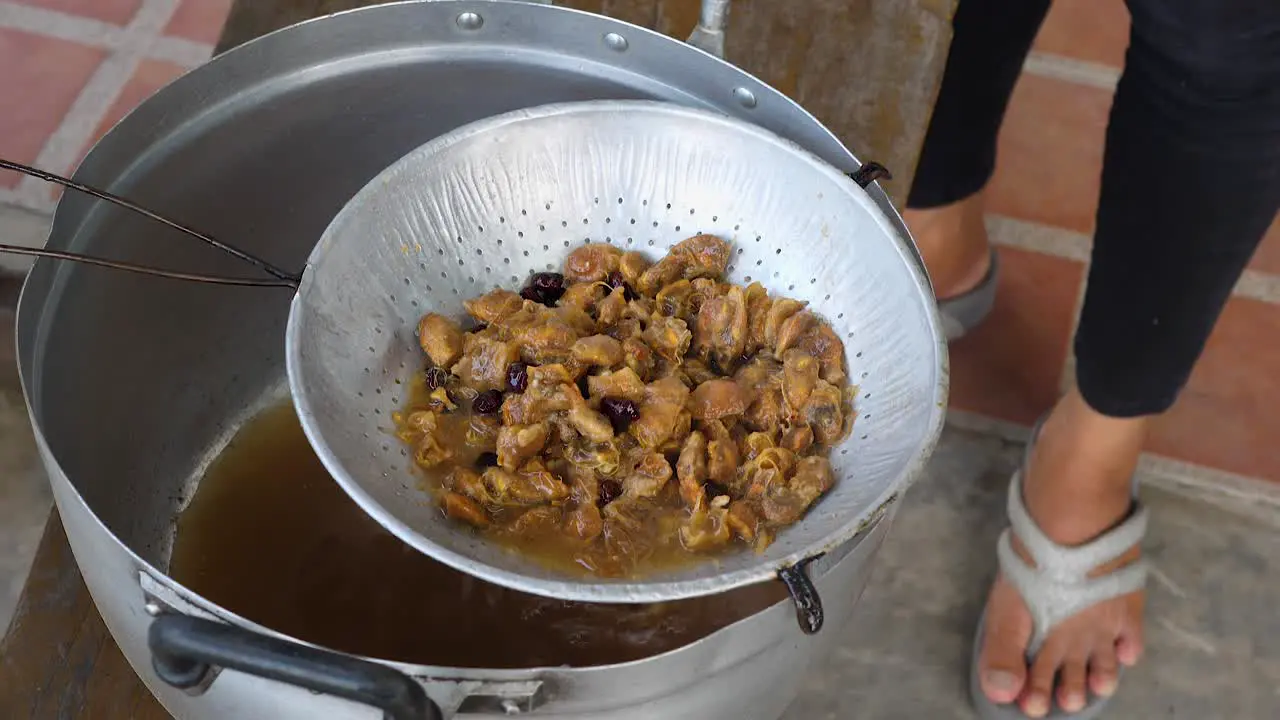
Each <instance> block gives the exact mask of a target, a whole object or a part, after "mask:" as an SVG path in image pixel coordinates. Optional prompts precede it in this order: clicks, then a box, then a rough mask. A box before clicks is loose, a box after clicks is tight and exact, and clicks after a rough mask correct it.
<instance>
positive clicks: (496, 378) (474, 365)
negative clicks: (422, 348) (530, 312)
mask: <svg viewBox="0 0 1280 720" xmlns="http://www.w3.org/2000/svg"><path fill="white" fill-rule="evenodd" d="M519 359H520V351H519V348H518V347H517V346H516V345H514V344H512V343H507V342H503V341H501V340H495V339H493V338H490V337H487V336H485V335H481V334H478V333H469V334H468V335H467V336H466V341H465V343H464V345H463V350H462V359H461V360H459V361H458V363H457V364H456V365H454V366H453V374H454V375H457V376H458V378H459V379H461V380H462V382H463V383H465V384H466V385H468V386H470V387H471V388H473V389H475V390H478V391H480V392H484V391H486V390H502V389H503V388H505V387H506V385H507V366H508V365H510V364H511V363H513V362H515V361H516V360H519Z"/></svg>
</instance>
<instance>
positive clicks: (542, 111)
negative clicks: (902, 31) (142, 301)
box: [286, 101, 947, 602]
mask: <svg viewBox="0 0 1280 720" xmlns="http://www.w3.org/2000/svg"><path fill="white" fill-rule="evenodd" d="M701 232H707V233H712V234H715V235H719V236H721V237H724V238H725V239H727V240H729V241H730V242H731V244H732V245H733V248H734V251H733V255H732V256H731V260H730V264H729V267H728V274H727V278H728V279H729V280H730V281H732V282H735V283H739V284H743V285H746V284H750V283H751V282H753V281H758V282H760V283H762V284H763V285H764V286H765V287H766V288H767V289H768V290H769V291H770V293H771V294H774V295H786V296H790V297H794V298H797V299H800V300H803V301H806V302H808V303H809V307H810V308H811V309H812V310H813V311H814V312H816V313H818V314H819V315H821V316H822V317H823V318H825V319H826V320H827V321H828V322H829V323H830V324H831V326H832V328H833V329H834V330H835V331H836V334H837V335H839V337H840V338H841V339H842V340H843V341H844V343H845V349H846V355H847V358H846V361H847V365H848V370H849V375H850V378H851V379H852V381H853V382H854V383H855V384H856V385H857V386H858V393H857V399H856V401H855V407H856V411H857V413H858V418H857V420H856V421H855V423H854V431H853V433H852V435H851V436H850V437H849V438H848V439H847V440H846V441H845V442H843V443H842V444H841V445H840V446H839V447H838V448H837V449H836V450H835V451H833V453H832V466H833V468H834V470H835V474H836V478H837V480H836V484H835V487H834V488H832V490H830V491H829V492H828V493H827V494H826V495H825V496H824V497H823V498H822V499H821V500H820V501H819V502H818V503H816V504H815V505H814V506H813V507H812V508H811V509H810V510H809V512H808V514H807V515H806V516H805V517H804V518H803V519H802V520H801V521H800V522H798V523H796V524H795V525H794V526H792V527H790V528H787V529H786V530H783V531H781V532H780V533H778V537H777V539H776V541H775V542H774V543H773V544H772V545H770V546H769V548H768V549H767V550H765V551H764V552H760V553H757V552H754V551H752V550H750V549H746V548H743V549H741V550H737V551H734V552H729V553H725V554H723V555H720V556H718V557H717V558H716V561H715V562H704V563H698V564H695V565H691V566H689V567H684V568H681V569H679V570H671V571H665V572H662V573H655V574H652V575H644V576H640V577H636V578H625V579H613V578H610V579H603V578H592V577H582V576H571V575H566V574H563V573H559V572H555V571H550V570H548V569H546V568H545V567H544V566H542V565H539V564H537V563H536V562H532V561H530V560H528V559H526V558H525V557H523V556H521V555H519V554H518V553H513V552H511V551H510V550H508V549H506V548H503V547H500V546H498V545H496V544H493V543H490V542H488V541H486V540H484V539H483V538H482V537H479V536H477V534H476V533H475V532H473V531H472V530H471V529H470V528H469V527H466V526H464V525H462V524H461V523H458V522H455V521H452V520H450V519H448V518H446V517H444V516H443V515H442V514H441V513H440V512H439V510H438V509H437V506H436V503H435V502H434V500H433V498H432V496H431V494H430V493H428V492H425V491H424V490H422V489H421V476H420V475H419V474H418V473H416V472H415V470H414V468H413V463H412V460H411V459H410V458H409V457H407V456H406V451H405V448H404V447H403V446H402V444H401V443H400V442H399V441H398V440H396V438H395V437H394V435H393V432H394V426H393V425H392V422H391V415H392V414H393V413H395V412H396V411H398V410H401V409H402V408H403V407H404V402H405V400H406V395H405V389H406V388H407V387H409V385H410V384H411V381H412V378H413V376H414V375H415V374H417V373H419V372H421V368H422V350H421V349H420V348H419V346H418V340H417V337H416V335H415V330H416V328H417V324H418V320H419V318H420V317H421V316H422V314H423V313H425V312H428V311H431V312H439V313H442V314H444V315H446V316H451V317H454V318H455V319H457V320H458V321H459V322H463V321H464V319H465V311H464V309H463V307H462V303H463V301H464V300H466V299H469V298H472V297H477V296H479V295H481V294H483V293H485V292H487V291H488V290H490V289H492V288H495V287H506V288H508V289H513V290H515V289H519V288H520V287H521V286H522V285H523V284H524V283H525V282H526V281H527V279H528V278H529V276H530V275H532V274H533V273H535V272H539V271H543V270H550V269H552V268H558V267H560V266H561V265H562V262H563V260H564V258H565V256H566V255H567V254H568V253H569V252H570V251H571V249H572V248H577V247H580V246H582V245H583V244H585V243H588V242H601V243H610V244H612V245H615V246H618V247H621V248H624V249H634V250H640V251H642V252H645V253H647V254H649V255H650V256H651V257H653V258H655V259H656V257H658V256H660V255H661V254H664V253H665V252H666V251H667V250H668V249H669V248H670V247H671V246H672V245H674V244H675V243H676V242H678V241H680V240H683V239H684V238H687V237H689V236H691V235H693V234H696V233H701ZM909 245H910V241H909V240H908V239H907V238H905V237H902V236H899V235H897V234H896V232H895V231H894V228H893V226H892V225H891V224H890V222H889V221H888V219H887V218H886V217H885V216H884V215H883V214H882V213H881V212H880V211H879V208H877V207H876V205H875V204H874V202H873V201H872V200H871V198H870V197H869V196H868V195H867V194H866V192H865V191H863V189H862V188H860V187H859V186H858V185H857V184H856V183H854V181H853V180H851V179H849V178H848V177H846V176H845V175H843V174H842V173H840V171H838V170H836V169H835V168H833V167H831V166H830V165H828V164H827V163H824V162H822V161H821V160H819V159H817V158H816V157H814V156H813V155H812V154H810V153H808V152H806V151H804V150H803V149H801V148H799V147H798V146H796V145H794V144H793V143H790V142H788V141H785V140H782V139H781V138H778V137H777V136H776V135H774V134H772V133H770V132H768V131H765V130H762V129H760V128H758V127H756V126H754V125H750V124H748V123H744V122H741V121H738V120H734V119H731V118H727V117H725V116H723V115H721V114H712V113H709V112H706V111H702V110H693V109H689V108H682V107H679V106H676V105H671V104H665V103H653V102H642V101H595V102H582V103H571V104H562V105H551V106H543V107H539V108H534V109H526V110H517V111H514V112H511V113H508V114H504V115H500V116H496V117H493V118H489V119H486V120H482V121H479V122H476V123H472V124H470V125H467V126H465V127H463V128H459V129H458V130H455V131H454V132H452V133H448V134H446V135H443V136H441V137H439V138H437V139H435V140H433V141H431V142H430V143H427V144H426V145H424V146H423V147H420V148H418V149H416V150H414V151H413V152H411V153H409V154H408V155H406V156H405V157H404V158H402V159H401V160H399V161H398V162H396V163H395V164H393V165H392V166H390V167H388V168H387V169H386V170H384V171H383V172H382V173H380V174H379V175H378V176H377V177H375V178H374V179H373V180H371V181H370V182H369V184H368V185H366V186H365V187H364V188H363V189H362V190H361V191H360V192H359V193H357V194H356V196H355V197H354V198H353V199H352V200H351V202H349V203H348V204H347V205H346V207H344V208H343V210H342V211H341V212H340V213H339V214H338V215H337V217H336V218H334V221H333V223H332V224H331V225H330V226H329V227H328V229H326V230H325V233H324V235H323V237H322V238H321V239H320V242H319V244H317V246H316V248H315V250H314V251H313V252H312V254H311V256H310V258H309V259H308V261H307V269H306V271H305V272H304V274H303V281H302V285H301V286H300V288H299V291H298V294H297V297H296V298H295V300H294V302H293V305H292V309H291V312H290V316H289V325H288V330H287V343H286V362H287V367H288V375H289V385H290V389H291V392H292V395H293V399H294V404H295V405H296V407H297V409H298V416H299V417H300V418H301V420H302V424H303V428H304V429H305V430H306V432H307V435H308V437H309V438H310V440H311V444H312V447H314V448H316V450H317V452H318V454H319V455H320V459H321V460H322V461H323V462H324V464H325V466H326V467H327V468H328V469H329V471H330V473H332V474H333V476H334V478H335V479H336V480H337V481H338V483H339V484H340V485H342V487H343V489H344V490H346V491H347V493H348V494H349V495H350V496H351V497H352V498H353V499H354V500H355V501H356V502H357V503H358V504H359V505H360V506H361V507H362V508H363V509H364V510H365V511H366V512H367V513H369V515H371V516H372V517H373V518H374V519H375V520H377V521H378V522H379V523H381V524H382V525H383V526H384V527H386V528H387V529H388V530H390V531H391V532H392V533H394V534H395V535H397V536H398V537H400V539H402V540H404V541H405V542H406V543H408V544H410V545H412V546H413V547H415V548H417V549H419V550H421V551H422V552H424V553H426V554H428V555H431V556H433V557H435V558H436V559H439V560H441V561H443V562H445V563H447V564H450V565H453V566H454V567H457V568H459V569H461V570H464V571H466V572H469V573H471V574H473V575H476V576H478V577H482V578H484V579H486V580H489V581H491V582H495V583H498V584H501V585H506V586H509V587H513V588H517V589H519V590H524V591H526V592H531V593H536V594H540V595H547V596H551V597H559V598H569V599H577V600H587V601H596V602H652V601H660V600H671V599H676V598H682V597H691V596H697V595H710V594H714V593H718V592H723V591H725V590H729V589H732V588H735V587H740V586H743V585H748V584H751V583H756V582H760V581H765V580H769V579H770V578H773V577H774V576H775V575H776V574H777V572H778V570H779V569H781V568H784V567H787V566H790V565H793V564H795V563H797V562H799V561H801V560H804V559H806V558H810V557H814V556H816V555H818V554H820V553H822V552H825V551H827V550H830V549H832V548H835V547H838V546H839V545H841V544H843V543H844V542H846V541H848V540H849V539H851V538H852V537H853V536H854V535H856V534H857V533H858V532H859V531H860V530H861V529H862V528H863V527H864V526H865V525H867V524H868V522H869V521H870V520H871V519H872V518H873V517H874V516H875V514H876V513H878V512H880V511H882V509H883V507H884V505H886V504H887V503H890V502H892V501H893V500H894V499H895V498H896V497H897V496H898V495H899V494H900V493H901V492H902V491H903V490H905V489H906V488H907V486H908V485H909V484H910V483H911V481H912V480H914V479H915V477H916V476H917V475H918V474H919V473H920V471H921V470H922V468H923V465H924V463H925V461H926V460H927V458H928V456H929V453H930V452H931V450H932V448H933V445H934V443H935V442H936V440H937V436H938V433H939V431H940V430H941V427H942V420H943V406H944V405H945V402H946V389H947V383H946V375H945V373H944V371H943V367H944V365H945V355H946V351H945V347H944V345H943V340H942V337H943V336H942V331H941V326H940V323H939V320H938V317H937V313H936V304H935V303H934V301H933V298H932V295H931V294H930V293H929V289H928V281H927V280H926V279H925V277H924V275H923V273H921V272H920V270H919V269H918V268H917V267H916V266H915V264H914V262H913V261H912V260H911V251H910V249H909Z"/></svg>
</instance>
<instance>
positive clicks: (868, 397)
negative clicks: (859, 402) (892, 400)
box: [862, 393, 871, 400]
mask: <svg viewBox="0 0 1280 720" xmlns="http://www.w3.org/2000/svg"><path fill="white" fill-rule="evenodd" d="M862 399H863V400H870V399H871V393H867V394H866V395H863V396H862Z"/></svg>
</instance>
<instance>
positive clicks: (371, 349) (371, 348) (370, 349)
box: [369, 345, 378, 352]
mask: <svg viewBox="0 0 1280 720" xmlns="http://www.w3.org/2000/svg"><path fill="white" fill-rule="evenodd" d="M369 352H378V351H377V350H374V349H373V346H372V345H370V346H369Z"/></svg>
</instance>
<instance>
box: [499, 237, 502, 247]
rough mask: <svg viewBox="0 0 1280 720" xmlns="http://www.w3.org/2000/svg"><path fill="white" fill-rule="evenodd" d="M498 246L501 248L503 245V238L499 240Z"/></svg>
mask: <svg viewBox="0 0 1280 720" xmlns="http://www.w3.org/2000/svg"><path fill="white" fill-rule="evenodd" d="M498 245H499V246H501V245H502V239H501V238H499V239H498Z"/></svg>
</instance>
